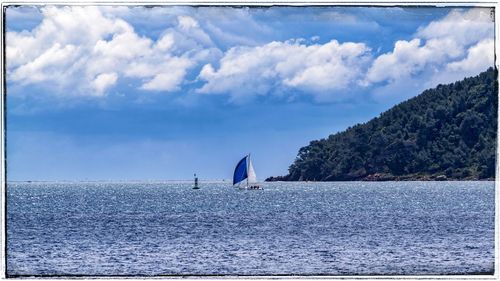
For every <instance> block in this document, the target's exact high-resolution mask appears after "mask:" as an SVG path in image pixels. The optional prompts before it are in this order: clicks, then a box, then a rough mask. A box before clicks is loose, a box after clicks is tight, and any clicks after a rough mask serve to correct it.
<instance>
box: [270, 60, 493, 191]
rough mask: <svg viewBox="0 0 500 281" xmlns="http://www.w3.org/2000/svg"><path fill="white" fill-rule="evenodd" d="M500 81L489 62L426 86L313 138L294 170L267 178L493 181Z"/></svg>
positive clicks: (283, 179)
mask: <svg viewBox="0 0 500 281" xmlns="http://www.w3.org/2000/svg"><path fill="white" fill-rule="evenodd" d="M497 83H498V82H497V71H496V70H495V69H493V68H490V69H488V70H487V71H485V72H483V73H481V74H479V75H478V76H475V77H471V78H466V79H463V80H461V81H458V82H455V83H452V84H448V85H438V86H437V87H436V88H434V89H429V90H426V91H424V92H423V93H421V94H420V95H418V96H416V97H414V98H411V99H409V100H407V101H405V102H402V103H400V104H398V105H396V106H394V107H393V108H391V109H389V110H387V111H386V112H383V113H382V114H380V116H379V117H377V118H374V119H372V120H370V121H369V122H367V123H364V124H358V125H355V126H353V127H350V128H348V129H347V130H345V131H343V132H339V133H336V134H332V135H330V136H328V138H325V139H320V140H314V141H311V142H310V144H309V145H307V146H305V147H302V148H301V149H300V150H299V152H298V155H297V157H296V159H295V161H294V163H293V164H292V165H291V166H290V167H289V169H288V171H289V173H288V175H285V176H277V177H270V178H268V179H267V180H266V181H277V180H281V181H347V180H481V179H493V178H494V177H495V163H496V138H497V107H498V90H497V89H498V85H497Z"/></svg>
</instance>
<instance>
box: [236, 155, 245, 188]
mask: <svg viewBox="0 0 500 281" xmlns="http://www.w3.org/2000/svg"><path fill="white" fill-rule="evenodd" d="M247 176H248V175H247V156H245V157H243V159H241V160H240V162H238V165H236V168H235V169H234V175H233V185H235V184H237V183H239V182H240V181H242V180H244V179H246V178H247Z"/></svg>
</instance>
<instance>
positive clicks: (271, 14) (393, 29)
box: [5, 6, 495, 181]
mask: <svg viewBox="0 0 500 281" xmlns="http://www.w3.org/2000/svg"><path fill="white" fill-rule="evenodd" d="M492 17H493V13H492V10H490V9H489V8H446V7H443V8H434V7H262V8H257V7H217V6H212V7H210V6H208V7H190V6H155V7H144V6H113V7H111V6H9V7H8V8H7V9H6V13H5V19H6V22H5V26H6V50H5V51H6V69H7V72H6V82H7V89H6V93H7V110H6V131H7V137H6V144H7V149H6V157H7V179H8V180H74V181H78V180H183V179H192V177H193V174H194V173H197V175H198V176H199V177H200V179H202V180H218V179H230V178H231V177H232V173H233V169H234V166H235V165H236V163H237V162H238V161H239V160H240V159H241V158H242V157H243V156H244V155H246V154H248V153H251V155H252V161H253V163H254V168H255V170H256V173H257V177H258V178H259V180H264V179H265V178H267V177H269V176H277V175H285V174H286V173H287V169H288V167H289V165H290V164H291V163H292V162H293V160H294V159H295V157H296V155H297V152H298V150H299V148H301V147H303V146H305V145H307V144H309V142H310V141H312V140H315V139H320V138H325V137H328V135H330V134H333V133H336V132H339V131H343V130H345V129H347V128H348V127H350V126H353V125H355V124H357V123H362V122H366V121H368V120H370V119H371V118H373V117H376V116H378V115H379V114H380V113H382V112H383V111H385V110H387V109H389V108H390V107H392V106H394V105H396V104H398V103H400V102H401V101H404V100H407V99H409V98H411V97H413V96H416V95H418V94H419V93H421V92H422V91H423V90H425V89H428V88H432V87H435V86H437V85H438V84H445V83H450V82H454V81H457V80H460V79H463V78H464V77H468V76H475V75H477V74H479V73H480V72H482V71H485V70H486V69H487V68H488V67H491V66H493V65H494V26H495V24H494V22H493V18H492Z"/></svg>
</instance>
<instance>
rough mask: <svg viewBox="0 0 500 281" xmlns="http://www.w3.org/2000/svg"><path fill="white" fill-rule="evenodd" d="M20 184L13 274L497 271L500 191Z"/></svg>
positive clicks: (444, 185)
mask: <svg viewBox="0 0 500 281" xmlns="http://www.w3.org/2000/svg"><path fill="white" fill-rule="evenodd" d="M191 187H192V184H191V183H172V182H170V183H169V182H166V183H45V182H43V183H42V182H40V183H9V184H8V186H7V274H8V275H9V276H32V275H37V276H60V275H77V276H80V275H84V276H87V275H98V276H103V275H113V276H116V275H372V274H377V275H378V274H381V275H386V274H390V275H400V274H405V275H422V274H423V275H436V274H492V273H493V268H494V204H495V202H494V183H493V182H331V183H304V182H301V183H265V184H264V188H265V189H264V190H237V189H234V188H231V187H230V185H229V184H227V183H203V182H202V183H201V189H200V190H193V189H192V188H191Z"/></svg>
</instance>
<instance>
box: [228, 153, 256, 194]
mask: <svg viewBox="0 0 500 281" xmlns="http://www.w3.org/2000/svg"><path fill="white" fill-rule="evenodd" d="M245 180H246V182H245V183H242V182H243V181H245ZM235 185H238V187H239V188H241V189H262V188H261V187H260V186H259V185H258V184H257V175H256V174H255V170H254V169H253V165H252V160H251V159H250V154H248V155H247V156H245V157H243V159H241V160H240V161H239V162H238V164H237V165H236V168H234V175H233V186H235Z"/></svg>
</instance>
